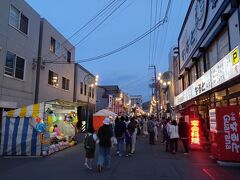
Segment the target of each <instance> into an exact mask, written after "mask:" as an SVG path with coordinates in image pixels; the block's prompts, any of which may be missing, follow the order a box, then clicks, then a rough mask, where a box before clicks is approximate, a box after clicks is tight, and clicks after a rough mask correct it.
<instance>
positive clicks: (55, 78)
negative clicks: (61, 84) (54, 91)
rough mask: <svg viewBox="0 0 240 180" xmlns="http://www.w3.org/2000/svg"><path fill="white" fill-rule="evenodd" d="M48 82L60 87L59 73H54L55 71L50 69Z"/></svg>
mask: <svg viewBox="0 0 240 180" xmlns="http://www.w3.org/2000/svg"><path fill="white" fill-rule="evenodd" d="M48 84H50V85H52V86H54V87H58V74H56V73H54V72H53V71H49V74H48Z"/></svg>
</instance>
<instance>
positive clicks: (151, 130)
mask: <svg viewBox="0 0 240 180" xmlns="http://www.w3.org/2000/svg"><path fill="white" fill-rule="evenodd" d="M154 126H155V123H154V116H153V115H151V117H150V119H149V120H148V123H147V128H148V133H149V144H151V145H154V143H155V142H154V137H155V133H154Z"/></svg>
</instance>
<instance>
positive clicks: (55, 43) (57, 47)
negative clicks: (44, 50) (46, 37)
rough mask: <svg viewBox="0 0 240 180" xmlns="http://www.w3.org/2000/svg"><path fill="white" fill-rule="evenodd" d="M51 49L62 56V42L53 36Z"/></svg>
mask: <svg viewBox="0 0 240 180" xmlns="http://www.w3.org/2000/svg"><path fill="white" fill-rule="evenodd" d="M49 50H50V51H51V52H52V53H55V54H56V55H57V56H61V43H60V42H59V41H56V40H55V39H54V38H53V37H51V42H50V48H49Z"/></svg>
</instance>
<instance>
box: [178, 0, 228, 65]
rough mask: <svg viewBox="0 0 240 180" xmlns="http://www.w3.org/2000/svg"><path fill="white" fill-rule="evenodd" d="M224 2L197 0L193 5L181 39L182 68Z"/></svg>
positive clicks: (219, 0)
mask: <svg viewBox="0 0 240 180" xmlns="http://www.w3.org/2000/svg"><path fill="white" fill-rule="evenodd" d="M223 2H224V0H196V1H193V3H192V4H191V7H190V8H191V9H190V12H189V13H188V17H187V18H186V23H185V25H184V27H183V29H182V33H181V36H180V38H179V51H180V68H182V67H183V65H184V63H185V62H186V60H187V59H188V58H189V56H190V55H191V53H192V52H193V50H194V48H195V47H196V45H197V43H198V42H199V40H200V38H201V37H202V36H203V33H204V32H205V30H206V29H207V27H208V25H209V24H210V22H211V21H212V19H213V18H214V17H215V15H216V13H217V11H218V10H219V8H220V7H221V5H222V3H223Z"/></svg>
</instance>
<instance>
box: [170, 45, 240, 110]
mask: <svg viewBox="0 0 240 180" xmlns="http://www.w3.org/2000/svg"><path fill="white" fill-rule="evenodd" d="M238 75H240V61H239V47H236V48H235V49H234V50H232V51H231V52H230V53H228V54H227V55H226V56H225V57H224V58H223V59H221V60H220V61H219V62H218V63H216V64H215V65H214V66H213V67H212V68H211V69H210V70H209V71H207V72H206V73H205V74H204V75H202V76H201V77H200V78H199V79H197V80H196V81H195V82H194V83H193V84H192V85H190V86H189V87H188V88H187V89H186V90H184V91H183V92H182V93H180V94H179V95H178V96H176V97H175V100H174V103H175V106H177V105H179V104H182V103H184V102H186V101H188V100H190V99H192V98H194V97H196V96H198V95H201V94H203V93H205V92H207V91H209V90H211V89H212V88H214V87H216V86H218V85H220V84H222V83H224V82H226V81H228V80H230V79H232V78H234V77H236V76H238Z"/></svg>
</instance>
